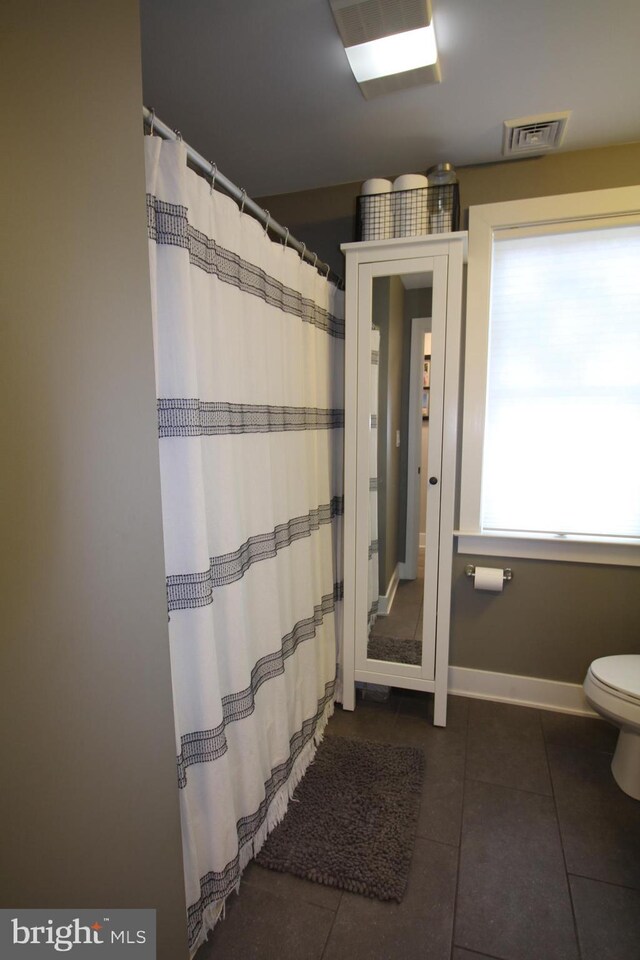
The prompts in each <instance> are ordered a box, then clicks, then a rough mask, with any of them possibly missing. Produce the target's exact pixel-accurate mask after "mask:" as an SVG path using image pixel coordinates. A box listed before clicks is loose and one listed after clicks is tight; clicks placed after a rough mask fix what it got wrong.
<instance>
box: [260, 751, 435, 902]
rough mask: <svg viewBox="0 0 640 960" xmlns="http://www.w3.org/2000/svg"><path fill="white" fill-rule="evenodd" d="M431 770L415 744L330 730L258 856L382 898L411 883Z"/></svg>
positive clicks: (395, 896)
mask: <svg viewBox="0 0 640 960" xmlns="http://www.w3.org/2000/svg"><path fill="white" fill-rule="evenodd" d="M423 774H424V755H423V752H422V751H421V750H417V749H415V748H414V747H403V746H393V745H391V744H386V743H370V742H368V741H366V740H349V739H347V738H345V737H334V736H327V737H325V739H324V740H323V741H322V743H321V744H320V746H319V747H318V752H317V754H316V757H315V760H314V761H313V763H312V764H311V765H310V767H309V769H308V770H307V772H306V774H305V776H304V777H303V779H302V781H301V782H300V784H299V786H298V787H297V789H296V791H295V793H294V796H293V798H292V802H291V803H290V804H289V809H288V811H287V813H286V814H285V817H284V819H283V821H282V823H280V824H279V825H278V826H277V827H276V828H275V830H274V831H273V832H272V833H271V835H270V836H269V838H268V840H267V841H266V843H265V845H264V846H263V848H262V850H261V851H260V853H259V854H258V855H257V857H256V861H257V862H258V863H259V864H260V865H261V866H263V867H268V868H269V869H271V870H279V871H280V872H283V873H292V874H294V875H295V876H297V877H304V878H305V879H307V880H313V881H315V882H316V883H323V884H326V885H327V886H330V887H339V888H341V889H343V890H349V891H351V892H352V893H360V894H363V895H364V896H367V897H374V898H376V899H378V900H397V901H398V902H399V901H400V900H401V899H402V896H403V894H404V891H405V887H406V885H407V878H408V875H409V866H410V864H411V855H412V852H413V844H414V840H415V833H416V825H417V820H418V812H419V807H420V794H421V788H422V780H423Z"/></svg>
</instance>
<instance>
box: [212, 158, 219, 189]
mask: <svg viewBox="0 0 640 960" xmlns="http://www.w3.org/2000/svg"><path fill="white" fill-rule="evenodd" d="M217 176H218V168H217V166H216V164H215V163H212V164H211V193H213V191H214V188H215V185H216V177H217Z"/></svg>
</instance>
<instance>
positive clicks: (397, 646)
mask: <svg viewBox="0 0 640 960" xmlns="http://www.w3.org/2000/svg"><path fill="white" fill-rule="evenodd" d="M367 656H368V657H370V658H371V659H372V660H384V661H386V662H387V663H417V664H419V663H422V641H421V640H401V639H400V638H399V637H376V636H372V637H369V643H368V645H367Z"/></svg>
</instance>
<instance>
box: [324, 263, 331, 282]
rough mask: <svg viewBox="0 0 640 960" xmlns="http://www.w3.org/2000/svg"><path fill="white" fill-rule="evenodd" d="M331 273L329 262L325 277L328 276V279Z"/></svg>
mask: <svg viewBox="0 0 640 960" xmlns="http://www.w3.org/2000/svg"><path fill="white" fill-rule="evenodd" d="M330 273H331V267H330V266H329V264H327V272H326V273H325V277H326V279H327V280H328V279H329V274H330Z"/></svg>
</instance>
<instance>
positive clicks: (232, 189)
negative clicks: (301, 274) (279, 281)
mask: <svg viewBox="0 0 640 960" xmlns="http://www.w3.org/2000/svg"><path fill="white" fill-rule="evenodd" d="M142 117H143V120H144V122H145V123H146V124H148V126H149V128H150V130H151V132H152V133H158V134H159V135H160V136H161V137H162V139H163V140H182V135H181V134H180V133H178V132H177V131H175V130H172V129H171V127H168V126H167V124H166V123H163V122H162V120H158V118H157V117H156V115H155V111H154V110H150V109H149V108H148V107H145V106H143V107H142ZM182 142H183V143H184V146H185V149H186V151H187V156H188V157H189V160H191V163H192V164H193V165H194V167H196V168H197V169H198V171H199V172H200V173H202V174H204V175H205V176H206V177H210V178H211V177H215V184H216V185H219V186H221V187H222V188H223V190H224V191H225V192H226V193H228V194H229V196H230V197H232V198H233V199H234V200H235V201H236V202H237V203H239V204H241V209H242V210H245V211H246V212H247V213H250V214H251V215H252V216H253V217H255V219H256V220H259V221H260V223H262V224H264V226H265V227H266V229H267V230H271V231H272V232H273V233H275V234H276V236H278V237H281V238H282V240H284V244H285V246H287V247H291V248H292V249H293V250H296V251H297V252H298V253H299V254H300V256H301V257H302V258H303V259H304V260H307V261H308V263H310V264H311V266H313V267H315V268H316V270H318V271H319V272H320V273H324V274H325V275H326V277H327V278H329V277H330V276H332V277H333V278H334V280H335V282H336V284H337V286H338V287H340V288H343V289H344V281H343V279H342V277H340V276H339V275H338V274H337V273H335V272H334V271H333V270H331V268H330V267H329V264H328V263H322V261H321V260H318V254H317V253H313V252H312V251H311V250H307V247H306V244H304V243H300V241H299V240H296V238H295V237H292V236H291V234H290V233H289V230H288V228H287V227H283V226H281V224H279V223H278V221H277V220H273V219H272V218H271V214H270V213H269V211H268V210H263V209H262V207H260V206H258V204H257V203H256V202H255V200H252V199H251V197H248V196H247V192H246V190H242V189H241V188H240V187H236V185H235V183H232V182H231V180H229V179H228V178H227V177H225V176H224V175H223V174H222V173H219V171H218V168H217V167H216V166H215V164H212V163H210V162H209V161H208V160H205V158H204V157H203V156H202V154H200V153H198V151H197V150H194V149H193V147H191V146H190V145H189V144H188V143H186V142H185V141H184V140H182Z"/></svg>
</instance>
